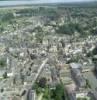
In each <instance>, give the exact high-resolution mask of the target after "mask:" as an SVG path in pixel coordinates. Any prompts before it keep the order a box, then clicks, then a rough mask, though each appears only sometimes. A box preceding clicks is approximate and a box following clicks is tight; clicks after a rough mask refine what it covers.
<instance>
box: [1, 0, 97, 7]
mask: <svg viewBox="0 0 97 100" xmlns="http://www.w3.org/2000/svg"><path fill="white" fill-rule="evenodd" d="M87 1H97V0H11V1H0V6H3V5H18V4H37V3H60V2H87Z"/></svg>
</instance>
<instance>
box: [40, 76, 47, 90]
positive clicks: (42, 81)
mask: <svg viewBox="0 0 97 100" xmlns="http://www.w3.org/2000/svg"><path fill="white" fill-rule="evenodd" d="M46 83H47V79H46V78H45V77H42V78H41V79H40V80H39V82H38V85H39V87H41V88H45V87H46Z"/></svg>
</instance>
